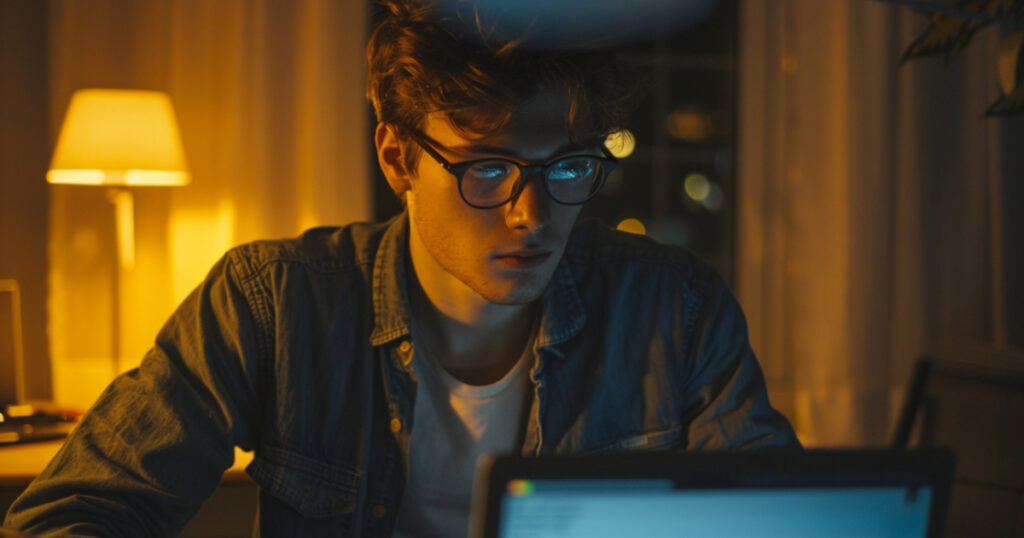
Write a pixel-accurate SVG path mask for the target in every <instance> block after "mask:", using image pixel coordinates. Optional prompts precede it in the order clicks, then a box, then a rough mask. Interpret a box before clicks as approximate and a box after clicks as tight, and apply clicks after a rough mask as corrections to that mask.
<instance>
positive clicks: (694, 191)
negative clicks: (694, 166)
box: [683, 172, 711, 202]
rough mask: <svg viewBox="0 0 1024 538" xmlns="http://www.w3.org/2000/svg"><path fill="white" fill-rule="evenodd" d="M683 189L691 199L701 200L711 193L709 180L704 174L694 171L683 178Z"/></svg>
mask: <svg viewBox="0 0 1024 538" xmlns="http://www.w3.org/2000/svg"><path fill="white" fill-rule="evenodd" d="M683 190H684V191H685V192H686V195H687V196H689V197H690V199H691V200H694V201H696V202H703V201H704V200H707V198H708V196H709V195H710V194H711V182H710V181H708V178H707V176H705V175H704V174H701V173H700V172H694V173H692V174H689V175H687V176H686V179H684V180H683Z"/></svg>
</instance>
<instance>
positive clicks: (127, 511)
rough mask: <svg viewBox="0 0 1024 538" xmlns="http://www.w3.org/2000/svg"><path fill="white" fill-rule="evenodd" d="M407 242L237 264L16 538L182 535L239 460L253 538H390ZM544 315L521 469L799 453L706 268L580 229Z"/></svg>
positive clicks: (390, 228) (280, 253)
mask: <svg viewBox="0 0 1024 538" xmlns="http://www.w3.org/2000/svg"><path fill="white" fill-rule="evenodd" d="M407 236H408V219H407V216H406V215H405V214H402V215H399V216H398V217H396V218H394V219H392V220H391V221H389V222H388V223H382V224H353V225H350V226H346V227H344V228H316V229H312V230H310V231H307V232H306V233H304V234H303V235H301V236H300V237H298V238H296V239H291V240H281V241H261V242H255V243H250V244H246V245H242V246H239V247H236V248H234V249H232V250H231V251H229V252H228V253H227V254H226V255H225V256H224V257H223V258H222V259H221V260H220V261H219V262H218V263H217V264H216V265H215V266H214V268H213V269H212V271H211V272H210V274H209V276H208V277H207V278H206V280H205V281H204V282H203V283H202V284H201V285H200V286H199V287H198V288H197V289H196V290H195V291H193V292H192V294H191V295H190V296H189V297H188V298H187V299H186V300H185V301H184V302H183V303H182V304H181V306H180V307H179V308H178V309H177V310H176V311H175V313H174V314H173V315H172V316H171V318H170V320H169V321H168V322H167V324H166V325H165V326H164V327H163V329H162V330H161V331H160V333H159V335H158V336H157V339H156V342H155V345H154V347H153V348H152V350H150V351H149V352H148V353H147V355H146V357H145V358H144V360H143V361H142V364H141V365H140V366H139V367H138V368H136V369H134V370H132V371H130V372H128V373H126V374H124V375H122V376H120V377H119V378H117V379H116V380H114V381H113V382H112V383H111V385H110V386H109V387H108V388H107V389H106V391H105V392H104V393H103V394H102V396H100V398H99V400H98V401H97V402H96V403H95V405H94V406H93V407H92V409H91V410H90V411H89V412H88V413H87V414H86V415H85V417H83V419H82V421H81V423H80V424H79V426H78V428H77V429H76V430H75V431H74V432H73V433H72V435H71V436H70V437H69V439H68V440H67V442H66V444H65V445H64V447H63V448H62V449H61V450H60V452H59V453H58V454H57V456H56V457H55V458H54V460H53V461H52V462H51V463H50V464H49V466H47V468H46V470H45V471H44V472H43V473H42V474H41V475H40V476H39V477H38V478H36V479H35V481H33V482H32V484H31V485H30V486H29V487H28V489H27V490H26V491H25V492H24V493H23V494H22V495H21V497H19V498H18V499H17V501H15V503H14V504H13V505H12V507H11V510H10V512H9V513H8V515H7V519H6V520H5V524H6V525H9V526H11V527H14V528H17V529H21V530H25V531H30V532H44V531H52V530H61V532H62V533H66V534H82V535H110V534H115V535H124V536H149V535H168V534H174V533H176V532H177V531H178V530H180V529H181V528H182V527H183V526H184V525H185V523H186V522H187V520H188V519H189V518H190V517H191V516H192V515H193V514H194V513H195V512H196V510H197V509H198V508H199V505H200V503H202V501H203V500H204V499H205V498H206V497H208V496H209V495H210V494H211V493H212V492H213V491H214V489H215V488H216V487H217V485H218V483H219V480H220V477H221V475H222V473H223V472H224V470H225V469H227V468H228V467H230V466H231V464H232V458H233V447H234V446H240V447H242V448H243V449H246V450H254V451H255V456H254V459H253V461H252V463H251V464H250V465H249V466H248V468H247V469H246V471H247V472H248V473H249V475H250V476H251V477H252V478H253V480H254V481H255V482H256V483H257V484H258V486H259V510H258V521H257V525H256V529H255V531H254V532H255V533H256V534H262V535H263V536H319V535H325V536H326V535H331V536H375V537H376V536H381V537H386V536H390V534H391V531H392V528H393V525H394V521H395V516H396V515H397V514H398V508H399V503H400V502H401V500H402V489H403V484H404V481H405V477H406V475H407V472H408V466H409V433H410V431H411V429H412V428H414V427H415V424H413V422H412V418H413V404H414V401H415V398H416V383H417V381H416V378H415V375H414V373H413V370H412V367H411V365H410V361H411V359H412V354H413V351H414V346H413V342H412V341H411V337H410V334H411V332H410V309H409V303H408V300H407V297H406V292H405V282H406V279H407V278H410V277H412V275H411V273H410V272H409V271H410V267H409V265H408V263H409V262H408V257H407V251H408V246H407V245H408V239H407ZM541 301H542V307H541V320H540V328H539V332H538V335H537V339H536V341H535V344H534V348H533V354H534V359H533V360H534V364H533V367H532V369H531V372H530V379H531V381H532V384H533V395H532V398H529V399H528V403H529V409H528V412H527V413H526V420H525V428H524V431H523V433H522V453H523V454H527V455H544V454H583V453H594V452H602V451H614V450H625V449H628V450H719V449H745V448H752V447H761V446H798V442H797V440H796V437H795V436H794V434H793V431H792V429H791V428H790V425H789V423H788V422H787V420H786V419H785V418H784V417H783V416H782V415H781V414H779V413H778V412H776V411H775V410H774V409H772V407H771V406H770V404H769V402H768V397H767V394H766V391H765V383H764V378H763V376H762V373H761V370H760V368H759V366H758V363H757V359H756V358H755V357H754V354H753V352H752V351H751V349H750V345H749V343H748V338H747V330H746V326H745V322H744V319H743V315H742V312H741V311H740V308H739V306H738V304H737V303H736V300H735V299H734V298H733V296H732V294H731V293H730V292H729V290H728V288H727V287H726V285H725V283H724V282H723V281H722V280H721V279H720V278H719V277H718V276H717V275H716V274H715V273H714V272H713V271H712V270H711V269H710V268H709V267H707V266H706V265H705V264H703V263H701V262H699V261H698V260H696V259H695V258H694V257H693V256H692V255H690V254H688V253H686V252H684V251H682V250H680V249H676V248H671V247H666V246H662V245H659V244H657V243H655V242H653V241H650V240H648V239H646V238H644V237H641V236H635V235H630V234H624V233H620V232H616V231H613V230H610V229H608V228H605V227H604V226H601V225H600V224H597V223H596V222H594V221H588V222H582V223H580V224H578V225H577V226H576V228H575V229H574V231H573V234H572V236H571V238H570V240H569V243H568V245H567V246H566V250H565V254H564V256H563V258H562V260H561V261H560V263H559V265H558V267H557V269H556V271H555V273H554V276H553V278H552V280H551V282H550V284H549V285H548V287H547V289H546V290H545V292H544V294H543V297H542V299H541Z"/></svg>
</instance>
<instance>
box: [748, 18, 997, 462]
mask: <svg viewBox="0 0 1024 538" xmlns="http://www.w3.org/2000/svg"><path fill="white" fill-rule="evenodd" d="M741 6H742V8H741V30H740V35H741V45H740V50H741V60H740V73H739V83H740V89H739V95H740V98H739V125H740V129H739V132H740V139H739V159H738V161H739V176H738V177H739V181H738V193H737V196H738V200H739V204H738V208H739V209H738V213H739V217H738V218H739V223H738V230H739V233H738V238H737V239H738V247H737V264H738V265H737V267H738V270H737V275H738V281H737V288H738V289H737V293H738V296H739V298H740V301H741V302H742V303H743V305H744V306H745V308H746V311H747V315H748V318H749V321H750V326H751V335H752V341H753V345H754V347H755V351H757V352H758V353H759V355H760V357H761V360H762V363H763V365H764V367H765V371H766V375H767V377H768V381H769V388H770V390H771V392H772V396H773V399H774V403H775V404H776V405H777V406H778V407H779V408H780V409H781V410H783V411H784V412H785V413H787V415H788V416H789V417H790V418H791V419H792V420H793V422H794V425H795V427H796V429H797V431H798V433H799V435H800V436H801V438H802V440H803V441H804V442H805V443H806V444H808V445H812V446H814V445H860V444H883V443H885V442H886V441H887V439H888V437H889V435H890V432H891V425H892V421H893V418H894V415H895V413H896V412H898V409H899V405H900V403H901V399H902V394H903V387H904V385H905V384H906V382H907V380H908V377H909V373H910V369H911V367H912V364H913V361H914V359H916V358H917V357H918V356H920V355H921V354H923V353H926V352H934V351H935V350H938V349H943V348H945V347H948V346H952V345H969V346H981V347H993V346H996V345H998V338H997V334H996V332H997V331H996V330H995V329H994V319H995V316H998V315H999V314H998V309H997V303H998V301H995V300H993V298H994V297H1001V296H1002V294H1003V293H1004V290H1003V289H1001V288H1000V287H999V285H998V284H997V283H996V280H994V279H993V275H994V274H995V272H994V271H995V267H994V266H993V263H992V260H993V259H998V256H995V257H994V254H996V253H997V250H998V249H999V248H1000V247H999V245H996V244H994V243H993V241H992V238H993V236H994V235H995V236H998V233H999V232H1000V230H999V229H998V228H995V229H994V228H993V227H992V226H991V219H990V218H989V215H990V212H991V210H992V205H993V203H997V202H998V196H997V195H996V196H994V195H993V190H992V189H993V186H998V185H1000V184H1001V183H1002V182H1003V181H1004V179H1007V180H1008V178H1004V177H1003V176H1002V175H1001V172H1000V170H999V169H998V168H997V167H993V166H992V165H991V163H992V162H993V161H998V159H999V157H1000V156H1001V155H1003V154H1005V153H1006V152H1007V151H1010V150H1011V148H1010V146H1009V145H1008V144H1007V142H1006V141H1004V140H1001V139H999V138H998V137H996V136H995V133H997V132H998V128H999V124H1000V122H1003V121H1006V120H1000V119H986V118H985V117H984V116H983V113H984V110H985V108H986V106H987V104H988V103H989V102H990V101H991V100H992V99H993V98H994V97H995V95H997V94H996V93H995V92H996V91H997V89H996V88H995V86H994V80H995V79H994V58H995V55H994V50H995V49H994V47H995V43H996V38H997V36H996V34H995V32H987V33H981V34H979V35H978V36H976V37H975V39H974V41H973V42H972V43H971V45H970V46H969V47H968V48H967V50H966V51H965V52H964V53H963V54H962V55H961V56H960V57H958V58H957V59H955V60H954V61H953V62H952V63H951V64H950V65H948V66H945V65H943V62H942V61H941V60H939V59H936V60H917V61H914V62H911V63H908V64H906V65H902V66H901V65H900V64H899V57H900V54H901V52H902V50H903V48H904V47H905V46H906V45H907V44H908V43H910V42H911V41H912V40H913V38H914V37H915V36H916V35H917V34H918V33H919V32H921V31H922V30H923V29H924V26H925V25H926V24H927V19H926V18H925V17H922V16H920V15H919V14H916V13H914V12H912V11H910V10H905V9H902V8H898V7H895V6H891V5H886V4H883V3H879V2H872V1H867V0H841V1H835V2H818V1H816V0H780V1H777V2H760V1H757V0H748V1H745V2H742V3H741ZM994 249H996V250H994Z"/></svg>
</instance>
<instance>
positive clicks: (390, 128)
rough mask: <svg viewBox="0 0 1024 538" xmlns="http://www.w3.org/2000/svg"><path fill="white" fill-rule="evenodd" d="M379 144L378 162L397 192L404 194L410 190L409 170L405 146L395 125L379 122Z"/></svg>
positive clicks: (375, 134) (377, 132) (375, 136)
mask: <svg viewBox="0 0 1024 538" xmlns="http://www.w3.org/2000/svg"><path fill="white" fill-rule="evenodd" d="M373 139H374V142H375V143H376V144H377V162H378V163H380V169H381V171H383V172H384V177H385V178H387V180H388V185H390V186H391V190H393V191H395V194H397V195H399V196H403V195H404V193H405V191H407V190H409V175H410V174H409V170H408V169H407V168H406V166H405V148H404V146H403V145H402V141H401V140H400V139H399V138H398V132H397V130H396V129H395V126H394V125H391V124H389V123H378V124H377V131H376V132H375V133H374V137H373Z"/></svg>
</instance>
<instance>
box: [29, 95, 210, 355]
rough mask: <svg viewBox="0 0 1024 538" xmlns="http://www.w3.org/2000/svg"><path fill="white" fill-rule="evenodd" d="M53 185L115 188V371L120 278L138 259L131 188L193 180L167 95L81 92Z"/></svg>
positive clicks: (62, 138)
mask: <svg viewBox="0 0 1024 538" xmlns="http://www.w3.org/2000/svg"><path fill="white" fill-rule="evenodd" d="M46 179H47V181H48V182H50V183H57V184H70V185H95V186H102V187H106V188H108V189H109V190H108V198H109V199H110V201H111V202H112V203H113V204H114V208H115V214H116V230H117V253H118V254H117V256H118V264H117V270H116V273H117V279H116V283H117V285H115V286H114V295H115V296H114V304H113V310H112V311H113V313H114V314H113V315H114V321H113V329H114V346H115V347H114V350H115V351H114V355H115V357H114V372H115V374H116V373H117V372H118V370H119V362H120V359H119V356H118V355H119V354H120V353H119V351H118V350H119V348H120V339H119V334H120V333H119V330H120V305H119V294H120V290H119V288H120V283H121V274H122V271H129V270H131V269H132V268H133V267H134V264H135V224H134V222H135V221H134V204H133V201H132V194H131V191H130V190H129V187H140V186H178V185H187V184H188V183H189V181H190V180H191V175H190V174H189V171H188V165H187V164H186V162H185V153H184V151H183V149H182V145H181V136H180V135H179V133H178V124H177V122H176V121H175V116H174V107H173V105H172V104H171V99H170V98H169V97H168V96H167V94H165V93H162V92H155V91H142V90H109V89H84V90H78V91H76V92H75V93H74V95H73V96H72V97H71V104H70V105H68V110H67V114H66V115H65V117H64V123H63V125H62V126H61V130H60V135H59V136H58V138H57V146H56V149H54V152H53V160H52V161H51V162H50V169H49V171H48V172H47V174H46Z"/></svg>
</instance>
